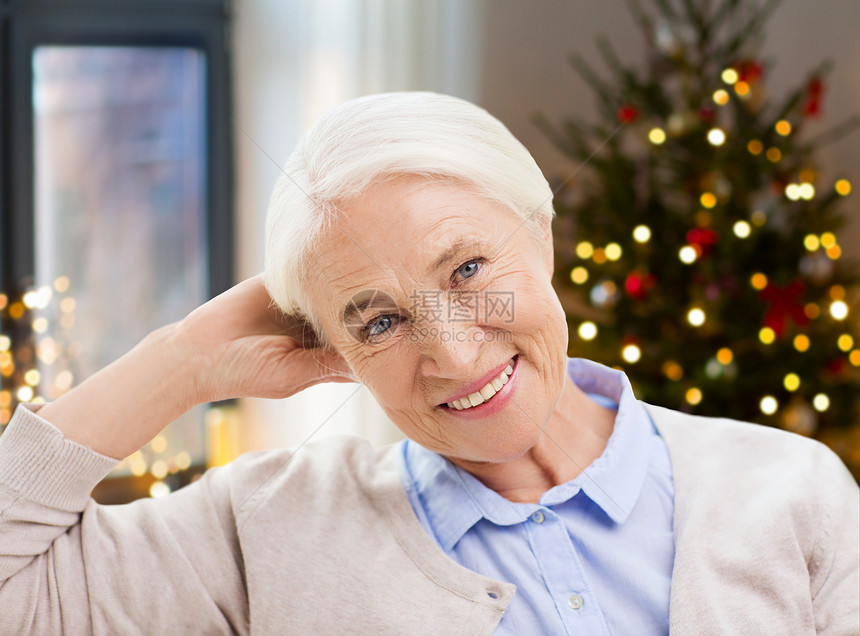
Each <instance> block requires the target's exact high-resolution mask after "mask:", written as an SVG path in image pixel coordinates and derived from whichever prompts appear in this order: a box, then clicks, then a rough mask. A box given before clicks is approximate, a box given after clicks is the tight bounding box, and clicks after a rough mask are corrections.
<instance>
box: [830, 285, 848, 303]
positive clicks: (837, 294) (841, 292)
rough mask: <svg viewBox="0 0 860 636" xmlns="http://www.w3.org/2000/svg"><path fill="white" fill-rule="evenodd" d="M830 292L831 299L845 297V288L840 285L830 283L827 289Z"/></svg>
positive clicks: (842, 298)
mask: <svg viewBox="0 0 860 636" xmlns="http://www.w3.org/2000/svg"><path fill="white" fill-rule="evenodd" d="M827 292H828V293H829V294H830V298H832V299H833V300H844V299H845V288H844V287H843V286H842V285H832V286H831V287H830V289H828V290H827Z"/></svg>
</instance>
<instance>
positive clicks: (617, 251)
mask: <svg viewBox="0 0 860 636" xmlns="http://www.w3.org/2000/svg"><path fill="white" fill-rule="evenodd" d="M605 251H606V258H608V259H609V260H610V261H617V260H618V259H619V258H621V254H622V253H623V250H622V249H621V246H620V245H619V244H618V243H610V244H609V245H607V246H606V249H605Z"/></svg>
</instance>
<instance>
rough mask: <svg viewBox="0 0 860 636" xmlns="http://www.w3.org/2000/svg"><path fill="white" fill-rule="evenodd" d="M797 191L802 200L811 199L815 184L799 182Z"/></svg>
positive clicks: (813, 194)
mask: <svg viewBox="0 0 860 636" xmlns="http://www.w3.org/2000/svg"><path fill="white" fill-rule="evenodd" d="M798 193H799V194H800V198H801V199H803V200H804V201H811V200H812V198H813V197H814V196H815V186H814V185H812V184H811V183H801V184H800V186H799V187H798Z"/></svg>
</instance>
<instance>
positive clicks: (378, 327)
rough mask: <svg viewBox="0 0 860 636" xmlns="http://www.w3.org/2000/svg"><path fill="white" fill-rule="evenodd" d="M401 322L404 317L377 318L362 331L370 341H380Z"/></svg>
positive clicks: (388, 315) (385, 316)
mask: <svg viewBox="0 0 860 636" xmlns="http://www.w3.org/2000/svg"><path fill="white" fill-rule="evenodd" d="M401 320H402V317H401V316H398V315H396V314H394V315H391V314H386V315H384V316H377V317H376V318H374V319H373V320H371V321H370V322H368V323H367V324H366V325H365V326H364V329H362V331H363V332H364V335H365V337H366V338H367V339H368V340H379V339H380V338H381V337H382V336H384V335H386V332H388V331H390V330H391V328H392V327H394V326H395V325H397V324H398V323H399V322H401Z"/></svg>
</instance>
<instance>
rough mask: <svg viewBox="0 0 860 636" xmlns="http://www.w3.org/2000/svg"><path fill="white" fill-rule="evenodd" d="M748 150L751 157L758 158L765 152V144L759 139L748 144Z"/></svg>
mask: <svg viewBox="0 0 860 636" xmlns="http://www.w3.org/2000/svg"><path fill="white" fill-rule="evenodd" d="M747 150H748V151H749V153H750V154H751V155H755V156H758V155H760V154H761V153H762V152H763V151H764V144H762V143H761V142H760V141H759V140H758V139H752V140H751V141H750V142H749V143H748V144H747Z"/></svg>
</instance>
